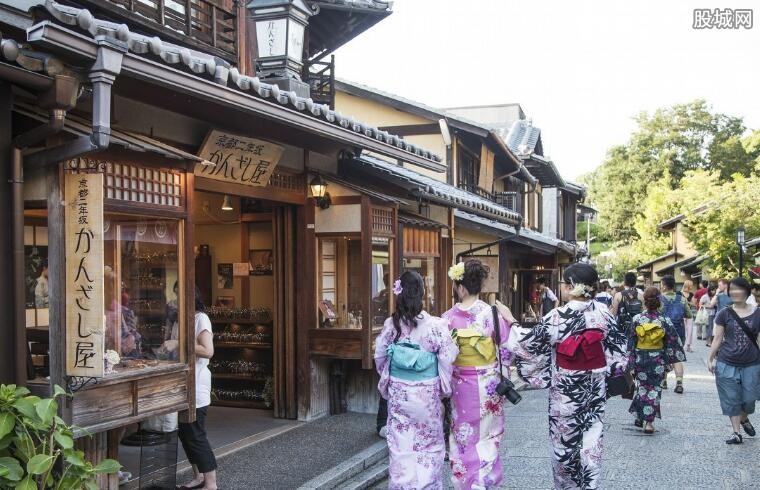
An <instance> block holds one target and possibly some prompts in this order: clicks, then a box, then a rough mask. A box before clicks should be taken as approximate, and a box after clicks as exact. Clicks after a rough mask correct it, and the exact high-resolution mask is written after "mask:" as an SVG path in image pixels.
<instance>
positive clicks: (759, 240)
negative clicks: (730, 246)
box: [744, 236, 760, 247]
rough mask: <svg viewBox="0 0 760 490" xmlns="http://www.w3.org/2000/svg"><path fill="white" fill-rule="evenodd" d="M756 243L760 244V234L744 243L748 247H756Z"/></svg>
mask: <svg viewBox="0 0 760 490" xmlns="http://www.w3.org/2000/svg"><path fill="white" fill-rule="evenodd" d="M756 245H760V236H758V237H755V238H753V239H751V240H747V243H745V244H744V246H746V247H754V246H756Z"/></svg>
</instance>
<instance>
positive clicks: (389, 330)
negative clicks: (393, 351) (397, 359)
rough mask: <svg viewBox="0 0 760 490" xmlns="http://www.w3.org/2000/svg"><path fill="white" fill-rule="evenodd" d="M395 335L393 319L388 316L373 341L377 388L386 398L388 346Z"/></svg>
mask: <svg viewBox="0 0 760 490" xmlns="http://www.w3.org/2000/svg"><path fill="white" fill-rule="evenodd" d="M395 336H396V329H395V328H394V326H393V320H392V319H391V318H388V319H387V320H385V323H384V324H383V330H382V331H381V332H380V335H378V336H377V340H376V341H375V369H377V372H378V374H380V381H379V382H378V384H377V389H378V390H379V391H380V395H381V396H382V397H383V398H385V399H387V398H388V382H389V381H390V377H391V373H390V362H389V361H390V359H388V346H389V345H390V344H392V343H393V339H394V338H395Z"/></svg>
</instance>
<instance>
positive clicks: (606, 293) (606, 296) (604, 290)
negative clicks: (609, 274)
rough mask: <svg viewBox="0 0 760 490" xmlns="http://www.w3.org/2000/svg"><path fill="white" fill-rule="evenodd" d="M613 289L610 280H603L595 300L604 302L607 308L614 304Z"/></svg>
mask: <svg viewBox="0 0 760 490" xmlns="http://www.w3.org/2000/svg"><path fill="white" fill-rule="evenodd" d="M611 289H612V288H611V287H610V282H609V281H602V282H601V284H599V291H597V293H596V296H595V297H594V301H598V302H599V303H602V304H604V305H605V306H607V308H609V307H610V306H612V295H611V294H610V290H611Z"/></svg>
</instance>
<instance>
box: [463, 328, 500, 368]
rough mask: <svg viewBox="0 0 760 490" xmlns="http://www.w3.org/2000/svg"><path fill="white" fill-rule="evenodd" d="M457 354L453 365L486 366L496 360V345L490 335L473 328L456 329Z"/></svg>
mask: <svg viewBox="0 0 760 490" xmlns="http://www.w3.org/2000/svg"><path fill="white" fill-rule="evenodd" d="M456 341H457V344H458V345H459V355H458V356H457V358H456V360H455V361H454V365H455V366H460V367H462V366H473V367H479V366H488V365H491V364H493V363H494V362H496V346H494V343H493V339H492V338H491V337H485V336H483V335H481V334H480V332H478V331H477V330H475V329H474V328H462V329H459V330H457V338H456Z"/></svg>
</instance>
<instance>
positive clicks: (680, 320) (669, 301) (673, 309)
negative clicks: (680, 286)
mask: <svg viewBox="0 0 760 490" xmlns="http://www.w3.org/2000/svg"><path fill="white" fill-rule="evenodd" d="M660 286H661V288H660V290H661V294H660V303H662V306H661V307H660V311H661V312H662V314H663V315H665V316H666V317H668V318H669V319H670V321H671V322H672V323H673V326H674V327H675V329H676V332H678V337H680V338H681V342H685V341H686V323H687V321H688V322H691V320H692V314H691V308H689V302H688V301H687V300H686V298H684V296H683V295H682V294H681V293H680V292H677V291H676V280H675V278H674V277H673V276H669V275H668V276H663V277H662V281H661V282H660ZM673 370H674V371H675V373H676V387H675V389H674V390H673V391H674V392H676V393H678V394H679V395H681V394H683V372H684V369H683V363H682V362H677V363H674V364H673ZM662 388H663V389H667V388H668V381H667V375H666V376H665V379H664V380H663V381H662Z"/></svg>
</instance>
